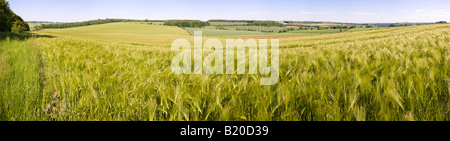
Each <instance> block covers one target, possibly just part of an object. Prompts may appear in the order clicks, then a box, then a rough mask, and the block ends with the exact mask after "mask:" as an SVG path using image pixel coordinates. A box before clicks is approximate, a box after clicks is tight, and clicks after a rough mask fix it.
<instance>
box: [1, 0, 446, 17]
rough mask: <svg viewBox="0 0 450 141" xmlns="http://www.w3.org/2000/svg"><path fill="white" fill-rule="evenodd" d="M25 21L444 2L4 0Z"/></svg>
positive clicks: (404, 10) (308, 13)
mask: <svg viewBox="0 0 450 141" xmlns="http://www.w3.org/2000/svg"><path fill="white" fill-rule="evenodd" d="M7 1H9V4H10V7H11V9H12V10H13V11H14V12H15V13H16V14H18V15H20V16H21V17H22V18H23V19H24V20H26V21H51V22H77V21H86V20H94V19H106V18H121V19H149V20H167V19H196V20H204V21H206V20H209V19H228V20H276V21H283V20H287V21H289V20H292V21H332V22H352V23H386V22H436V21H450V1H449V0H189V1H188V0H7Z"/></svg>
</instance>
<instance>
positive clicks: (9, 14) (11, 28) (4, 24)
mask: <svg viewBox="0 0 450 141" xmlns="http://www.w3.org/2000/svg"><path fill="white" fill-rule="evenodd" d="M29 30H30V27H29V25H28V23H26V22H25V21H23V19H22V18H21V17H20V16H19V15H16V14H15V13H14V12H13V11H12V10H11V9H10V8H9V3H8V2H7V1H5V0H0V32H15V33H20V32H23V31H29Z"/></svg>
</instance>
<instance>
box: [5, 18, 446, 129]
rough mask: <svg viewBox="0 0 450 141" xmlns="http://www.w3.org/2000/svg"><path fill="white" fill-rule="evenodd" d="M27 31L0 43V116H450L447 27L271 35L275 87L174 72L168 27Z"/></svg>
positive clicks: (176, 32) (241, 78)
mask: <svg viewBox="0 0 450 141" xmlns="http://www.w3.org/2000/svg"><path fill="white" fill-rule="evenodd" d="M130 24H131V25H130ZM108 29H115V31H111V30H108ZM160 29H164V30H160ZM34 34H36V35H39V36H34V37H32V38H28V39H17V38H13V37H8V36H7V35H2V36H1V37H2V38H1V39H0V92H1V93H2V94H1V95H0V120H38V121H41V120H43V121H53V120H57V121H80V120H81V121H121V120H126V121H137V120H139V121H391V120H392V121H435V120H438V121H447V120H449V115H450V113H449V112H450V102H449V98H450V73H449V72H450V71H449V69H450V52H449V49H450V37H449V35H450V24H433V25H421V26H409V27H396V28H388V29H380V30H372V31H361V32H351V33H339V34H328V35H317V36H305V37H294V38H280V77H279V82H278V84H276V85H273V86H261V85H260V78H261V77H262V76H261V75H249V74H246V75H206V74H203V75H175V74H173V73H172V70H171V67H170V66H171V60H172V58H173V57H174V56H175V55H176V54H177V53H178V52H173V51H171V49H170V45H171V43H172V41H174V40H175V39H179V38H186V39H189V40H190V41H192V39H193V37H191V36H189V34H188V33H187V32H186V31H184V30H182V29H181V28H177V27H166V26H161V25H145V24H133V23H114V24H104V25H95V26H88V27H77V28H68V29H51V30H50V29H46V30H44V31H38V32H35V33H34ZM44 35H45V36H44ZM205 39H208V38H205ZM221 40H222V41H223V42H224V44H225V39H221ZM204 55H207V54H204Z"/></svg>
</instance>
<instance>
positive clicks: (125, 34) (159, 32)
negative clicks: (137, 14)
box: [35, 23, 189, 44]
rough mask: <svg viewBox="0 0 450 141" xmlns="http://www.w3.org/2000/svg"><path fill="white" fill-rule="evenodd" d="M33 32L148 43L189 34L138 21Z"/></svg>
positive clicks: (177, 29)
mask: <svg viewBox="0 0 450 141" xmlns="http://www.w3.org/2000/svg"><path fill="white" fill-rule="evenodd" d="M35 33H37V34H41V35H51V36H58V37H64V38H83V39H94V40H109V41H122V42H144V43H150V44H155V43H159V42H169V41H171V40H174V39H176V38H180V37H185V36H188V35H189V34H188V32H186V31H185V30H183V29H181V28H179V27H173V26H163V25H148V24H140V23H109V24H102V25H93V26H85V27H75V28H67V29H45V30H42V31H38V32H35Z"/></svg>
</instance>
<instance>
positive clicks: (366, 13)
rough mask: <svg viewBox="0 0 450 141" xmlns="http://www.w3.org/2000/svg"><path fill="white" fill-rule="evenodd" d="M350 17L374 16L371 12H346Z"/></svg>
mask: <svg viewBox="0 0 450 141" xmlns="http://www.w3.org/2000/svg"><path fill="white" fill-rule="evenodd" d="M348 14H351V15H360V16H372V15H375V14H374V13H373V12H348Z"/></svg>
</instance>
